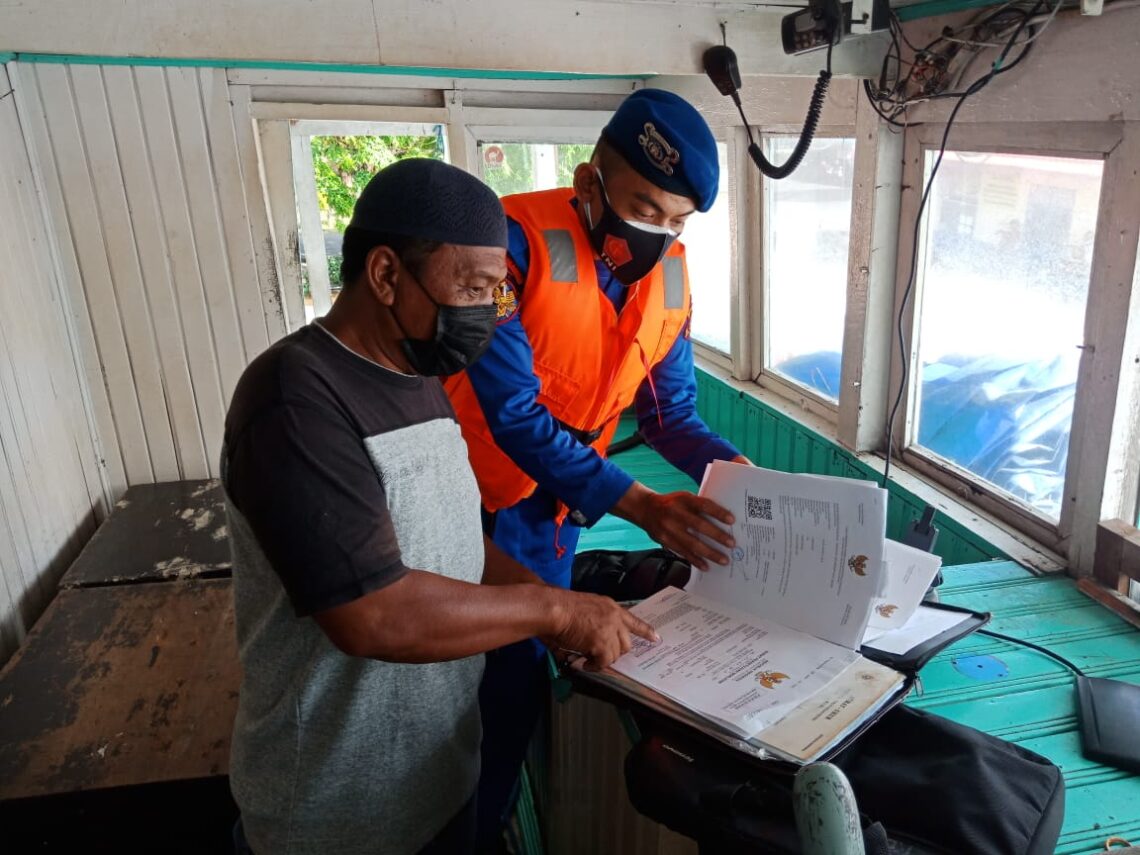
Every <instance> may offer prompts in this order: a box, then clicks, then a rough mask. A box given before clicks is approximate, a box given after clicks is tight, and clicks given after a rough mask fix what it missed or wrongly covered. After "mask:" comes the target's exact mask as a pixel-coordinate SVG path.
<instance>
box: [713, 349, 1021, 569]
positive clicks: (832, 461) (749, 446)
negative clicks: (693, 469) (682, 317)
mask: <svg viewBox="0 0 1140 855" xmlns="http://www.w3.org/2000/svg"><path fill="white" fill-rule="evenodd" d="M697 407H698V409H699V410H700V413H701V416H702V418H704V420H705V421H706V422H707V423H708V425H709V427H711V428H712V429H713V430H715V431H717V432H718V433H720V434H721V435H722V436H724V437H726V438H728V439H729V440H730V441H731V442H732V443H733V444H734V445H736V447H737V448H739V449H740V451H741V453H743V454H744V455H745V456H746V457H748V458H749V459H750V460H752V461H753V462H754V463H756V464H757V465H759V466H765V467H767V468H769V469H779V470H782V471H785V472H811V473H814V474H817V475H838V476H841V477H847V478H862V479H869V480H874V479H877V478H878V474H877V473H876V472H875V471H874V470H873V469H871V467H869V466H867V465H866V464H865V463H862V462H861V461H860V460H859V459H858V458H857V457H855V456H854V455H853V454H851V453H850V452H848V451H846V450H845V449H843V448H841V447H840V446H839V445H837V444H836V443H834V442H831V441H830V440H828V439H826V438H824V437H822V436H820V435H819V434H817V433H815V432H813V431H811V430H809V429H808V428H806V427H804V426H802V425H799V424H797V423H796V422H794V421H792V420H791V419H789V418H787V417H786V416H784V415H782V414H781V413H778V412H776V411H775V410H773V409H771V408H769V407H766V406H764V404H762V403H761V402H760V401H758V400H756V399H755V398H752V397H750V396H747V395H744V394H743V393H742V392H739V391H738V390H736V389H733V388H732V387H731V386H729V385H728V384H726V383H724V382H722V381H721V380H719V379H717V378H716V377H713V376H712V375H710V374H706V373H705V372H703V371H699V370H698V372H697ZM889 490H890V502H889V504H888V506H887V536H888V537H892V538H895V539H899V538H901V537H902V534H903V529H904V528H905V526H906V525H907V524H908V523H909V522H910V521H911V520H916V519H918V518H919V517H921V516H922V511H923V509H924V507H925V506H926V503H925V502H923V501H922V500H921V499H919V498H918V497H917V496H915V495H914V494H913V493H911V492H910V491H909V490H906V489H904V488H903V487H900V486H899V485H898V484H897V483H894V482H892V483H891V484H890V488H889ZM935 522H936V523H937V525H938V528H939V535H938V543H937V546H936V549H935V552H937V553H938V555H940V556H941V557H942V560H943V562H944V563H945V564H947V565H953V564H972V563H975V562H978V561H988V560H990V559H991V558H1004V557H1006V556H1005V554H1004V553H1003V552H1002V551H1001V550H1000V549H998V548H997V547H995V546H993V545H992V544H990V543H988V542H987V541H986V540H985V539H984V538H982V537H979V536H978V535H977V534H975V533H974V532H972V531H970V530H969V529H968V528H966V527H965V526H963V525H961V524H959V523H957V522H955V521H954V520H951V519H949V518H947V517H946V516H945V515H944V514H942V513H938V514H936V515H935Z"/></svg>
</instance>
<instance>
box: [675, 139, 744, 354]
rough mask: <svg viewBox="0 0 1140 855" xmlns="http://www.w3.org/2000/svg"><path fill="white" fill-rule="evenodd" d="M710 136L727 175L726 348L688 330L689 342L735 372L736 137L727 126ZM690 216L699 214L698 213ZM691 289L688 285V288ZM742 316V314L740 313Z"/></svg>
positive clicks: (737, 302) (738, 254)
mask: <svg viewBox="0 0 1140 855" xmlns="http://www.w3.org/2000/svg"><path fill="white" fill-rule="evenodd" d="M712 132H713V137H715V138H716V141H717V142H718V143H724V144H725V155H724V161H725V164H726V166H727V167H728V179H727V181H726V182H725V183H726V187H727V192H728V246H729V253H730V258H729V263H728V269H729V281H728V299H729V310H728V351H727V352H725V351H723V350H721V349H720V348H718V347H713V346H712V345H711V344H708V343H706V342H703V341H701V340H700V339H699V338H697V337H696V336H695V335H692V334H690V336H689V340H690V341H691V342H692V344H693V353H694V355H699V356H700V357H701V358H702V359H704V360H706V361H708V362H710V363H712V364H713V365H717V366H719V367H720V368H724V369H725V370H727V371H731V372H733V373H734V374H735V369H736V363H735V358H734V357H733V353H734V352H736V351H737V350H739V347H738V346H737V342H738V341H739V340H740V333H741V330H740V324H741V317H742V313H741V308H740V292H741V291H742V290H743V289H742V288H741V287H740V286H741V282H742V281H743V280H742V279H741V250H740V219H739V216H740V210H741V207H740V206H741V204H742V203H741V198H740V194H739V193H738V192H737V190H738V187H737V184H738V183H739V182H738V176H739V175H740V166H739V162H738V161H739V154H738V150H737V149H738V145H739V143H738V140H737V135H736V134H735V133H733V129H732V128H729V127H717V128H713V129H712ZM744 210H747V209H744ZM693 216H696V217H699V216H701V215H700V214H699V213H698V214H694V215H693ZM681 242H682V243H684V242H685V235H684V233H682V234H681ZM690 290H691V289H690ZM744 317H746V315H745V316H744Z"/></svg>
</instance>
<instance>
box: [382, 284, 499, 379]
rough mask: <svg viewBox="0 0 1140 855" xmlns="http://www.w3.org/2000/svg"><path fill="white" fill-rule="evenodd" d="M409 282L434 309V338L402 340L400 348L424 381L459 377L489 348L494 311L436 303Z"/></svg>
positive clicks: (401, 329) (397, 319) (426, 293)
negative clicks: (425, 378) (450, 376)
mask: <svg viewBox="0 0 1140 855" xmlns="http://www.w3.org/2000/svg"><path fill="white" fill-rule="evenodd" d="M409 275H410V274H409ZM412 279H413V280H414V281H415V283H416V286H417V287H418V288H419V289H420V290H421V291H423V292H424V295H425V296H426V297H427V298H428V299H429V300H431V302H432V303H433V304H434V305H435V307H436V320H435V337H434V338H430V339H427V340H424V339H419V338H403V339H401V340H400V348H401V349H402V350H403V351H404V356H405V357H407V360H408V364H409V365H411V366H412V370H413V371H415V372H416V373H417V374H422V375H423V376H425V377H437V376H440V375H444V374H458V373H459V372H460V371H462V370H463V369H465V368H467V367H468V366H469V365H471V363H473V362H474V361H475V360H476V359H478V358H479V357H480V356H482V355H483V351H485V350H486V349H487V347H488V346H489V345H490V344H491V336H493V335H494V334H495V316H496V311H495V307H494V305H490V306H447V305H444V304H442V303H437V302H436V301H435V300H434V299H433V298H432V296H431V294H428V292H427V289H426V288H424V286H423V285H422V284H420V281H419V280H418V279H416V278H415V277H412ZM392 317H393V318H395V320H396V326H398V327H399V328H400V332H402V333H404V335H405V336H407V335H408V333H407V331H406V330H404V325H403V324H401V323H400V319H399V318H398V317H396V313H395V311H393V312H392Z"/></svg>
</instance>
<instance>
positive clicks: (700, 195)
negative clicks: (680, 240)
mask: <svg viewBox="0 0 1140 855" xmlns="http://www.w3.org/2000/svg"><path fill="white" fill-rule="evenodd" d="M602 137H603V139H605V140H606V142H608V143H609V144H610V145H611V146H612V147H613V148H614V149H616V150H617V152H618V153H619V154H620V155H621V156H622V157H624V158H625V159H626V161H628V162H629V165H630V166H632V167H633V168H634V169H635V170H637V172H638V173H640V174H641V175H642V176H643V177H645V178H647V179H648V180H650V181H652V182H653V183H654V184H656V185H657V186H658V187H660V188H661V189H662V190H666V191H668V192H670V193H676V194H677V195H679V196H688V197H689V198H690V199H692V200H693V201H694V202H695V203H696V205H697V210H698V211H707V210H708V209H709V208H711V207H712V204H713V202H714V201H716V189H717V182H718V181H719V179H720V164H719V162H718V161H717V155H716V139H715V138H714V137H713V135H712V131H711V130H709V126H708V124H707V123H706V122H705V120H704V119H703V118H702V117H701V114H700V113H698V112H697V110H696V108H695V107H694V106H693V105H692V104H690V103H689V102H688V101H686V100H685V99H684V98H682V97H681V96H679V95H674V94H673V93H672V92H666V91H665V90H664V89H638V90H637V91H636V92H634V93H633V94H632V95H630V96H629V97H628V98H626V99H625V100H624V101H622V102H621V106H619V107H618V108H617V111H616V112H615V113H614V114H613V116H612V117H611V118H610V121H609V124H607V125H606V126H605V128H603V129H602Z"/></svg>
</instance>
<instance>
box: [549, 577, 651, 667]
mask: <svg viewBox="0 0 1140 855" xmlns="http://www.w3.org/2000/svg"><path fill="white" fill-rule="evenodd" d="M561 594H562V597H561V600H560V602H559V607H558V611H559V613H560V615H561V618H560V620H559V621H558V623H559V625H560V628H559V631H558V632H557V633H556V634H555V635H554V636H553V637H551V638H544V639H543V641H544V642H546V644H547V645H548V646H551V647H556V648H561V649H562V650H564V651H567V652H572V653H580V654H582V656H584V657H585V659H586V661H585V667H586V669H587V670H589V671H601V670H602V669H603V668H607V667H609V666H610V665H611V664H612V663H613V661H614V660H615V659H617V658H618V657H619V656H621V655H622V654H623V653H628V652H629V650H630V648H631V647H632V646H633V644H632V640H631V635H639V636H641V637H642V638H644V639H646V640H647V641H653V642H657V641H660V640H661V639H660V638H659V637H658V635H657V633H656V632H654V631H653V627H651V626H650V625H649V624H647V623H646V622H645V621H643V620H641V619H640V618H638V617H635V616H634V615H633V614H631V613H630V612H629V611H627V610H626V609H624V608H622V607H621V606H619V605H618V604H617V603H615V602H614V601H613V600H611V599H610V598H609V597H600V596H598V595H597V594H582V593H579V592H577V591H562V592H561Z"/></svg>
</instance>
